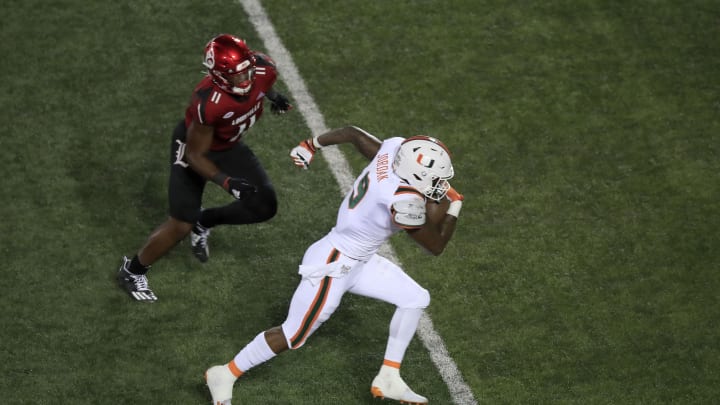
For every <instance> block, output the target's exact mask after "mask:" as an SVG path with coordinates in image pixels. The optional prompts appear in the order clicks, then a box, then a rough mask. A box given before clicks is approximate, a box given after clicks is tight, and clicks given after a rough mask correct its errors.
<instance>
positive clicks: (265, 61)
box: [254, 52, 275, 67]
mask: <svg viewBox="0 0 720 405" xmlns="http://www.w3.org/2000/svg"><path fill="white" fill-rule="evenodd" d="M254 55H255V64H256V65H257V66H272V67H275V61H274V60H273V58H271V57H269V56H268V55H266V54H264V53H262V52H255V53H254Z"/></svg>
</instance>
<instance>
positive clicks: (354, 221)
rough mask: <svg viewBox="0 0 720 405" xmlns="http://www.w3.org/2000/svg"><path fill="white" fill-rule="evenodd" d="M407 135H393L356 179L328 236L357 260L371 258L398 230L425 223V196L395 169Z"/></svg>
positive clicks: (344, 252)
mask: <svg viewBox="0 0 720 405" xmlns="http://www.w3.org/2000/svg"><path fill="white" fill-rule="evenodd" d="M403 141H404V138H399V137H398V138H389V139H387V140H385V141H384V142H383V143H382V145H381V146H380V150H379V151H378V153H377V154H376V155H375V157H374V158H373V160H372V161H371V162H370V164H368V166H367V167H365V169H364V170H363V171H362V173H360V175H359V176H358V177H357V179H355V182H354V183H353V187H352V189H351V190H350V191H349V192H348V193H347V195H346V196H345V199H344V200H343V202H342V204H341V205H340V208H339V210H338V216H337V222H336V223H335V226H334V227H333V229H332V230H331V231H330V234H329V235H328V236H329V238H330V242H331V243H332V245H333V246H334V247H335V248H336V249H337V250H339V251H340V252H341V253H343V254H345V255H346V256H349V257H351V258H354V259H358V260H368V259H369V258H370V257H371V256H372V255H373V254H375V253H376V252H377V251H378V249H380V246H382V244H383V243H385V241H386V240H388V238H390V237H391V236H392V235H393V234H394V233H395V232H398V231H400V230H403V229H414V228H420V227H422V225H423V224H424V223H425V196H424V195H423V194H422V193H421V192H420V191H418V190H417V189H415V188H413V187H411V186H410V185H408V184H407V183H406V182H405V181H403V180H402V179H401V178H400V177H398V176H397V175H396V174H395V173H394V172H393V170H392V164H393V161H394V160H395V154H396V153H397V151H398V148H399V146H400V144H401V143H402V142H403Z"/></svg>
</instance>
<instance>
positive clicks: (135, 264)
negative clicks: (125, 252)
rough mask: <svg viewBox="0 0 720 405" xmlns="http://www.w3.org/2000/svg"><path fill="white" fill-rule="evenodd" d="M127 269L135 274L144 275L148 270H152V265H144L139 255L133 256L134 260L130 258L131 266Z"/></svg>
mask: <svg viewBox="0 0 720 405" xmlns="http://www.w3.org/2000/svg"><path fill="white" fill-rule="evenodd" d="M128 267H129V268H128V269H127V270H128V271H129V272H130V273H132V274H135V275H138V276H139V275H142V274H145V273H147V272H148V270H150V266H143V265H142V264H140V260H139V259H138V257H137V255H135V256H133V258H132V260H130V266H128Z"/></svg>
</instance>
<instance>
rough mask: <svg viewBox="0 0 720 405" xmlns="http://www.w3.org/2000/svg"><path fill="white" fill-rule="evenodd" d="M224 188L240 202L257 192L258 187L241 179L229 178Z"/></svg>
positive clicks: (224, 183) (223, 185)
mask: <svg viewBox="0 0 720 405" xmlns="http://www.w3.org/2000/svg"><path fill="white" fill-rule="evenodd" d="M222 187H223V188H224V189H225V190H226V191H227V192H228V193H230V194H231V195H232V196H233V197H235V198H236V199H238V200H243V199H245V198H246V197H247V196H249V195H250V194H252V193H254V192H256V191H257V187H255V186H254V185H252V184H250V183H248V182H247V180H245V179H242V178H239V177H228V178H226V179H225V181H224V182H223V184H222Z"/></svg>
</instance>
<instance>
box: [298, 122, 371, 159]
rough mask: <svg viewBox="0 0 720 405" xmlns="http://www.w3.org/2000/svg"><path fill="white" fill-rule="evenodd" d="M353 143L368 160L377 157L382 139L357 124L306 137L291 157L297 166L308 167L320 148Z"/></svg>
mask: <svg viewBox="0 0 720 405" xmlns="http://www.w3.org/2000/svg"><path fill="white" fill-rule="evenodd" d="M343 143H351V144H353V145H354V146H355V149H357V150H358V152H360V153H361V154H362V155H363V156H365V157H366V158H367V159H368V160H372V158H374V157H375V155H376V154H377V152H378V150H380V145H381V144H382V141H380V140H379V139H378V138H376V137H375V136H374V135H372V134H370V133H368V132H366V131H365V130H363V129H360V128H358V127H356V126H347V127H344V128H337V129H333V130H330V131H328V132H325V133H323V134H320V135H318V136H316V137H313V138H310V139H306V140H304V141H302V142H300V144H299V145H298V146H296V147H295V148H293V150H292V151H290V157H291V158H292V159H293V161H294V163H295V165H296V166H299V167H302V168H303V169H307V168H308V166H310V162H312V159H313V157H314V155H315V152H317V150H318V149H320V148H322V147H323V146H330V145H340V144H343Z"/></svg>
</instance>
